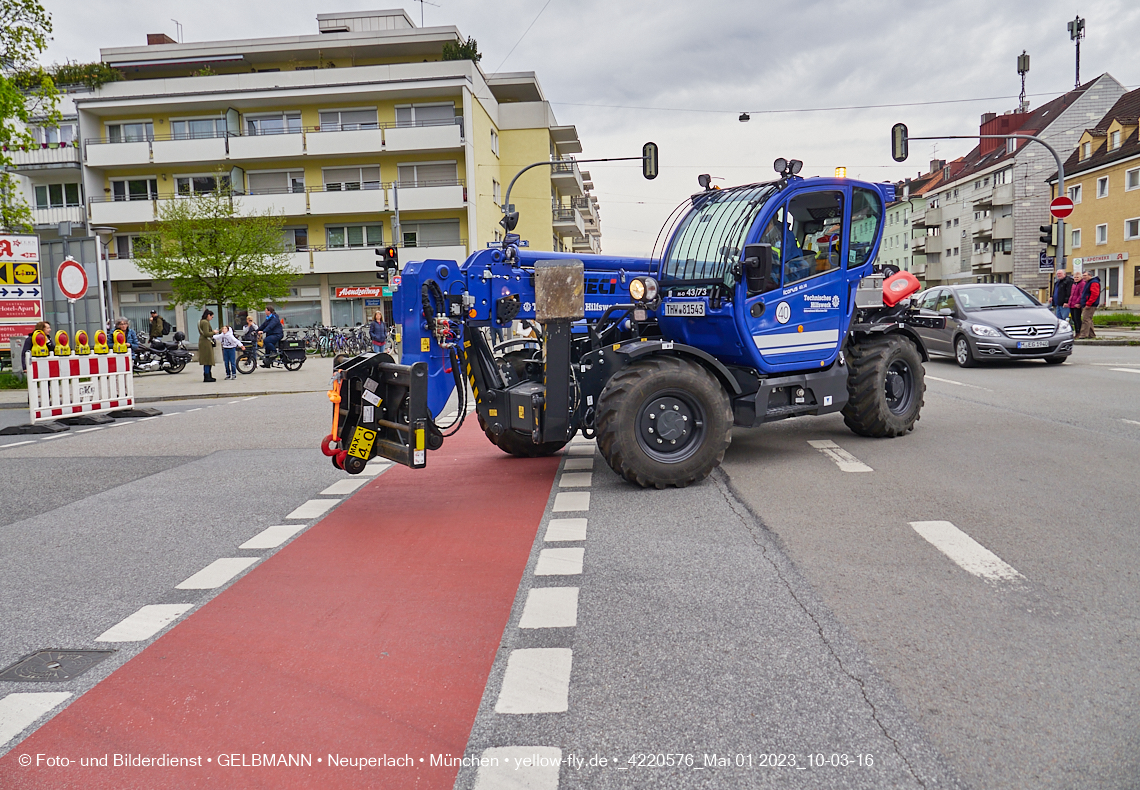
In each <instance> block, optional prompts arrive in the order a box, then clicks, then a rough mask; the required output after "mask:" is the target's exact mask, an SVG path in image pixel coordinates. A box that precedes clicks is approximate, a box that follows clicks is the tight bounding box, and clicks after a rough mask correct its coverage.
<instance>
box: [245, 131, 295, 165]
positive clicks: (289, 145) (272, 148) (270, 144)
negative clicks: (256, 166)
mask: <svg viewBox="0 0 1140 790" xmlns="http://www.w3.org/2000/svg"><path fill="white" fill-rule="evenodd" d="M304 153H305V136H304V134H302V133H301V132H293V133H286V134H251V135H239V136H233V135H231V136H230V158H231V159H243V160H244V159H291V158H292V157H295V156H303V155H304Z"/></svg>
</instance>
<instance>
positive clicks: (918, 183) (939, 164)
mask: <svg viewBox="0 0 1140 790" xmlns="http://www.w3.org/2000/svg"><path fill="white" fill-rule="evenodd" d="M945 164H946V162H945V160H940V159H935V160H932V161H931V163H930V171H929V172H927V173H919V174H917V176H915V178H907V179H904V180H902V181H899V182H898V183H897V184H895V194H896V195H897V196H898V200H896V201H895V202H894V203H892V204H890V205H889V206H887V210H886V220H885V222H886V224H885V226H884V228H883V244H882V247H880V249H879V256H878V260H879V262H880V263H887V264H890V265H892V266H897V267H898V268H900V269H902V270H903V271H908V272H910V273H911V274H913V275H914V276H915V277H917V278H918V279H919V280H920V281H925V279H926V241H927V238H926V237H927V230H926V226H925V224H923V218H924V217H925V216H926V208H927V194H928V193H929V192H931V191H932V190H934V189H936V188H937V185H938V184H939V183H940V182H941V180H942V168H943V167H944V166H945Z"/></svg>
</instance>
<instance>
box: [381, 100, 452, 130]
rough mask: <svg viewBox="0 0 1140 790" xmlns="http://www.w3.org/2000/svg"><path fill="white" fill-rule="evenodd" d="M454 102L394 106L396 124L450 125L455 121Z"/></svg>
mask: <svg viewBox="0 0 1140 790" xmlns="http://www.w3.org/2000/svg"><path fill="white" fill-rule="evenodd" d="M455 119H456V115H455V103H454V102H448V103H447V104H438V103H437V104H409V105H406V106H404V107H397V108H396V126H450V125H451V124H453V123H455V122H456V120H455Z"/></svg>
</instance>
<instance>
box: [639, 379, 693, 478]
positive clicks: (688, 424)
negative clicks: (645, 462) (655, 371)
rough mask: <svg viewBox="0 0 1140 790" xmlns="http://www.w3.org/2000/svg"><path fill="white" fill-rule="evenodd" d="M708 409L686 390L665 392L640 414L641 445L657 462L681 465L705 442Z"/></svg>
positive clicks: (649, 399) (656, 397)
mask: <svg viewBox="0 0 1140 790" xmlns="http://www.w3.org/2000/svg"><path fill="white" fill-rule="evenodd" d="M707 422H708V421H707V420H706V418H705V412H704V409H702V408H701V404H700V403H699V402H698V401H697V400H696V399H695V398H693V396H692V395H691V394H689V393H687V392H684V391H682V390H663V391H661V392H658V393H656V394H655V395H654V396H653V397H651V398H648V399H647V400H646V401H645V403H643V404H642V405H641V408H640V409H639V410H638V412H637V427H636V431H637V443H638V444H639V445H641V449H642V450H644V451H645V454H646V455H648V456H649V457H650V458H652V459H653V460H655V461H660V462H662V463H666V464H676V463H680V462H682V461H684V460H686V459H688V458H690V457H692V455H693V454H694V453H696V452H697V450H698V449H699V448H700V446H701V444H702V443H703V442H704V437H705V430H706V426H707Z"/></svg>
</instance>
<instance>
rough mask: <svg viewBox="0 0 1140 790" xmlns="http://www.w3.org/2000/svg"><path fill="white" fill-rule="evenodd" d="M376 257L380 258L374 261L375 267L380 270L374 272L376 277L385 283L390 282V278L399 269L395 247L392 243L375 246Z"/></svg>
mask: <svg viewBox="0 0 1140 790" xmlns="http://www.w3.org/2000/svg"><path fill="white" fill-rule="evenodd" d="M376 257H378V258H379V259H380V260H378V261H376V268H377V269H379V270H380V271H378V272H376V279H377V280H380V281H382V282H385V283H388V282H391V278H392V277H393V276H394V275H396V274H397V273H398V272H399V271H400V266H399V259H398V257H397V255H396V247H395V246H394V245H389V246H387V247H377V248H376Z"/></svg>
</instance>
